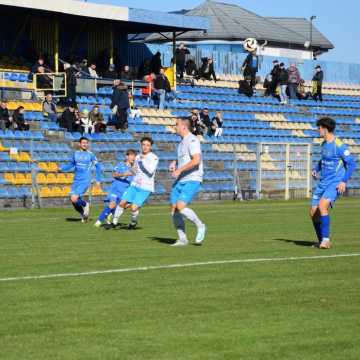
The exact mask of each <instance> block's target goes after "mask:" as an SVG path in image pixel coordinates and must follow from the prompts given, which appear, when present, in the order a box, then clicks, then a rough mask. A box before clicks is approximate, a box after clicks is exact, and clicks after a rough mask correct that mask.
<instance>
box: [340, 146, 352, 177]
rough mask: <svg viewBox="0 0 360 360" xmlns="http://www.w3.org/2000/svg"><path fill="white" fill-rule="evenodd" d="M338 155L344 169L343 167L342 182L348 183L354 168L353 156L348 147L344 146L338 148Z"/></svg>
mask: <svg viewBox="0 0 360 360" xmlns="http://www.w3.org/2000/svg"><path fill="white" fill-rule="evenodd" d="M338 154H339V155H340V157H341V160H342V161H343V163H344V167H345V175H344V177H343V179H342V181H343V182H348V181H349V180H350V177H351V175H352V174H353V172H354V170H355V168H356V162H355V159H354V157H353V155H352V154H351V152H350V150H349V147H348V146H347V145H345V144H342V145H341V146H340V147H339V148H338Z"/></svg>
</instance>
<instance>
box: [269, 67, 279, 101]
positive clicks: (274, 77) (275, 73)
mask: <svg viewBox="0 0 360 360" xmlns="http://www.w3.org/2000/svg"><path fill="white" fill-rule="evenodd" d="M270 75H271V82H270V84H269V85H270V86H269V92H270V94H271V95H272V96H274V97H277V95H276V88H277V87H278V85H279V75H280V65H279V61H277V60H274V61H273V68H272V70H271V73H270Z"/></svg>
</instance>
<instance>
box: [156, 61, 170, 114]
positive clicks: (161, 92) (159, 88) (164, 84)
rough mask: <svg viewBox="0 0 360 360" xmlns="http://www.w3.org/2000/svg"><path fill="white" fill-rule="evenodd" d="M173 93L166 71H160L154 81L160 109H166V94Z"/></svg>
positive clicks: (162, 69)
mask: <svg viewBox="0 0 360 360" xmlns="http://www.w3.org/2000/svg"><path fill="white" fill-rule="evenodd" d="M169 92H171V87H170V82H169V79H168V78H167V77H166V75H165V69H164V68H161V69H160V74H159V75H157V76H156V78H155V80H154V93H155V94H156V95H157V97H158V102H159V109H160V110H163V109H164V107H165V101H166V94H167V93H169Z"/></svg>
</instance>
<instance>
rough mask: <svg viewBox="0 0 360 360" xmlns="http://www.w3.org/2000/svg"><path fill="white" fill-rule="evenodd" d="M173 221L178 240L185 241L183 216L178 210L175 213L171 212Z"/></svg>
mask: <svg viewBox="0 0 360 360" xmlns="http://www.w3.org/2000/svg"><path fill="white" fill-rule="evenodd" d="M173 223H174V226H175V228H176V230H177V233H178V237H179V241H182V242H186V241H187V237H186V233H185V222H184V218H183V216H182V215H181V214H180V213H179V212H178V211H175V213H174V214H173Z"/></svg>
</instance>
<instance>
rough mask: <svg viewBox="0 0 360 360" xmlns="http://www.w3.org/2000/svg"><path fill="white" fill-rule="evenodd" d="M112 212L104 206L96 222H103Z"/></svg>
mask: <svg viewBox="0 0 360 360" xmlns="http://www.w3.org/2000/svg"><path fill="white" fill-rule="evenodd" d="M112 212H113V210H112V209H110V208H109V207H108V206H106V208H105V209H104V210H103V211H102V213H101V214H100V215H99V218H98V220H99V221H101V222H103V221H105V219H106V218H107V217H108V216H109V215H110V213H112Z"/></svg>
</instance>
